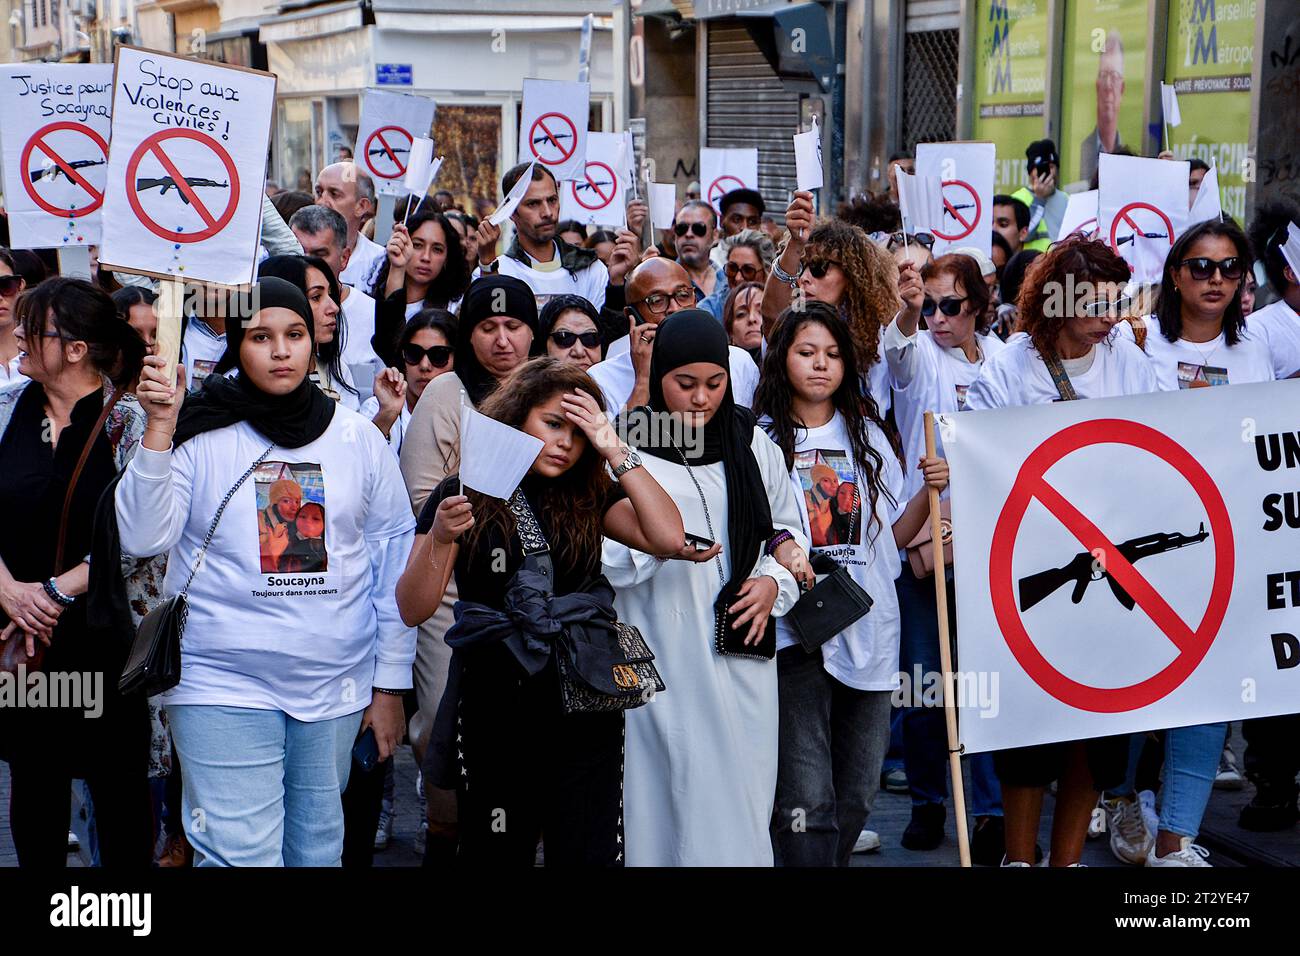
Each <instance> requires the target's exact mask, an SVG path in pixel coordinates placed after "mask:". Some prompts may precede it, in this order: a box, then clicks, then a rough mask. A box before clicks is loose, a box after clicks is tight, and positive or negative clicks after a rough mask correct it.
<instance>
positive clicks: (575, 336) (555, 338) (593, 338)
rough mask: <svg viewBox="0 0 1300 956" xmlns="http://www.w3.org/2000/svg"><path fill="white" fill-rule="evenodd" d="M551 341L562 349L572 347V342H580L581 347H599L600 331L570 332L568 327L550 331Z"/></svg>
mask: <svg viewBox="0 0 1300 956" xmlns="http://www.w3.org/2000/svg"><path fill="white" fill-rule="evenodd" d="M551 341H552V342H554V343H555V344H556V345H558V346H559V347H560V348H562V349H568V348H573V343H574V342H581V343H582V347H583V348H586V349H595V348H600V333H599V332H570V331H569V330H568V329H561V330H560V331H558V332H552V333H551Z"/></svg>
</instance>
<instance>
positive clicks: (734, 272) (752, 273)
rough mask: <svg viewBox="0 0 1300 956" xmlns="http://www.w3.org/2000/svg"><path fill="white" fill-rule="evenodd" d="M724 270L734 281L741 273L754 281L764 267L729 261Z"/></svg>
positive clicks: (748, 279) (745, 277)
mask: <svg viewBox="0 0 1300 956" xmlns="http://www.w3.org/2000/svg"><path fill="white" fill-rule="evenodd" d="M723 271H724V272H726V274H727V278H728V279H729V280H732V281H734V280H735V278H736V276H738V275H739V276H743V277H744V279H745V281H746V282H753V281H754V280H755V279H757V278H758V277H759V276H761V275H762V274H763V270H762V269H759V268H756V267H755V266H751V265H750V264H749V263H745V264H744V265H743V266H742V265H740V264H738V263H735V262H728V263H727V264H726V265H725V266H724V267H723ZM818 278H819V279H820V278H821V276H818Z"/></svg>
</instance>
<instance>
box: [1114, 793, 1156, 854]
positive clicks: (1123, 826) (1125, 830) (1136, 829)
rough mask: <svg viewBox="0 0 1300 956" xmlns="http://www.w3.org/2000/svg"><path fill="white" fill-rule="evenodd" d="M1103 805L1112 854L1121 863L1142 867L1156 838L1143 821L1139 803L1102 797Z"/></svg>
mask: <svg viewBox="0 0 1300 956" xmlns="http://www.w3.org/2000/svg"><path fill="white" fill-rule="evenodd" d="M1101 805H1102V808H1103V809H1105V811H1106V827H1107V829H1108V830H1110V852H1111V853H1113V854H1115V858H1116V859H1117V860H1119V861H1120V862H1121V863H1132V864H1133V865H1134V866H1141V865H1142V864H1143V863H1145V862H1146V858H1147V853H1148V851H1150V849H1151V847H1152V846H1154V845H1155V838H1154V837H1153V836H1152V835H1151V831H1150V830H1148V829H1147V825H1146V821H1144V820H1143V819H1142V808H1141V806H1140V805H1139V804H1138V801H1137V800H1133V799H1127V798H1125V797H1118V798H1116V799H1114V800H1108V799H1106V798H1105V797H1102V800H1101Z"/></svg>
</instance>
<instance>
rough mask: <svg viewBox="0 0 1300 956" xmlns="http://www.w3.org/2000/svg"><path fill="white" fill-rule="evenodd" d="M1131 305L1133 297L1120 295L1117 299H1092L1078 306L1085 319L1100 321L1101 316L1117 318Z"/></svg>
mask: <svg viewBox="0 0 1300 956" xmlns="http://www.w3.org/2000/svg"><path fill="white" fill-rule="evenodd" d="M1132 305H1133V296H1131V295H1121V296H1120V297H1119V298H1118V299H1093V300H1092V301H1091V302H1085V303H1084V304H1083V305H1082V306H1080V308H1079V311H1080V312H1082V313H1083V315H1084V317H1085V318H1089V319H1100V318H1101V317H1102V316H1111V317H1115V318H1118V317H1119V316H1121V315H1123V314H1124V313H1125V312H1126V311H1128V309H1129V307H1130V306H1132Z"/></svg>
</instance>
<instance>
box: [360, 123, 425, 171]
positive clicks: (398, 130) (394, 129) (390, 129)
mask: <svg viewBox="0 0 1300 956" xmlns="http://www.w3.org/2000/svg"><path fill="white" fill-rule="evenodd" d="M385 133H392V134H394V135H395V136H400V137H401V138H402V139H404V140H406V148H407V149H410V148H411V146H412V145H413V144H414V143H415V139H414V138H413V137H412V136H411V134H410V133H408V132H407V131H406V130H404V129H402V127H400V126H381V127H379V129H377V130H375V131H374V132H373V133H371V134H370V135H369V136H367V137H366V145H365V147H364V152H363V156H364V158H365V161H366V166H367V167H368V168H369V169H370V171H371V172H372V173H374V174H375V175H376V176H378V177H379V178H380V179H400V178H401V177H403V176H405V175H406V163H404V162H402V161H401V160H400V159H398V158H397V154H396V153H395V152H393V147H392V145H391V144H390V143H389V142H388V140H386V139H384V134H385ZM376 139H378V140H379V143H380V145H381V146H382V147H383V149H384V152H385V153H387V154H388V158H389V159H391V160H392V161H393V165H395V166H396V167H397V172H395V173H381V172H380V171H379V170H377V169H375V164H374V163H373V162H372V161H371V159H370V148H371V146H372V145H373V144H374V142H375V140H376ZM408 155H409V154H408Z"/></svg>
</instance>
